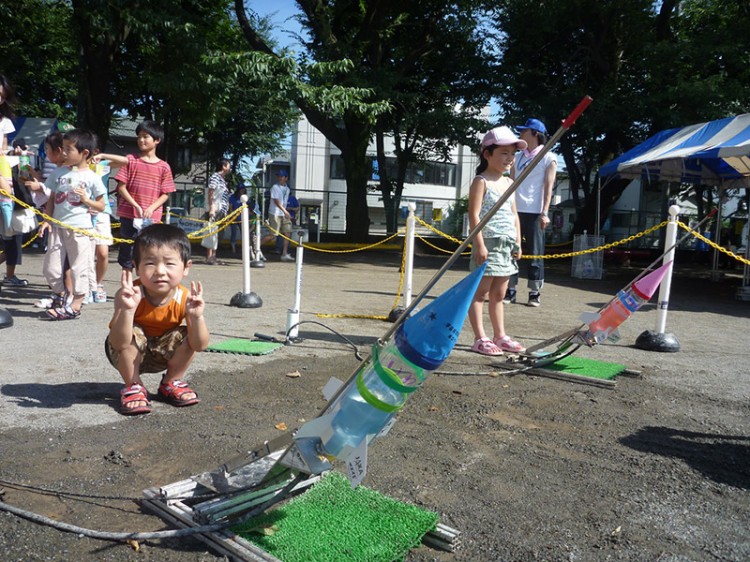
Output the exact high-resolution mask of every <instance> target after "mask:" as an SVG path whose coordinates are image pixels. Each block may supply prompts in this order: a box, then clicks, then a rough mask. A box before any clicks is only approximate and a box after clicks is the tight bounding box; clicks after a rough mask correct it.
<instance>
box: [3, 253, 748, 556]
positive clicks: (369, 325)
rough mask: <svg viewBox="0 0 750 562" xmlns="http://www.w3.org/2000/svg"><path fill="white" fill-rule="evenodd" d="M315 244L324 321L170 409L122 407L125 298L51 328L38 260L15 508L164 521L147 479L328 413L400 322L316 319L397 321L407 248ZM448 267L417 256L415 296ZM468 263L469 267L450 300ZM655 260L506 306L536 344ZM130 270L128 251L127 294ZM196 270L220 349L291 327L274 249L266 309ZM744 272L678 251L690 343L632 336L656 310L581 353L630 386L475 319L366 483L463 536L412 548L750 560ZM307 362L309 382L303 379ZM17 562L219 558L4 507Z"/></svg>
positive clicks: (220, 367)
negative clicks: (524, 355) (689, 260)
mask: <svg viewBox="0 0 750 562" xmlns="http://www.w3.org/2000/svg"><path fill="white" fill-rule="evenodd" d="M305 256H306V260H305V269H304V275H303V280H302V288H303V290H302V306H301V312H302V319H303V320H310V321H315V322H320V323H321V324H324V325H325V327H324V326H321V325H318V324H314V323H308V324H303V325H302V326H301V327H300V335H301V336H302V337H303V338H304V340H303V341H302V342H300V343H296V344H293V345H288V346H285V347H283V348H281V349H279V350H278V351H276V352H274V353H273V354H270V355H266V356H259V357H246V356H239V355H226V354H215V353H204V354H200V356H199V357H198V358H197V359H196V362H195V364H194V367H193V368H192V369H191V376H190V381H191V383H192V384H193V385H194V388H195V389H196V390H197V392H198V393H199V394H200V396H201V398H202V400H203V401H202V403H201V404H200V405H198V406H195V407H191V408H186V409H176V408H172V407H170V406H168V405H166V404H163V403H158V402H157V403H155V412H154V413H153V414H151V415H149V416H145V417H138V418H135V419H131V418H125V417H123V416H121V415H119V414H118V413H117V405H118V401H117V393H118V391H119V388H120V383H119V381H118V376H117V374H116V372H115V371H114V370H113V369H112V368H111V367H110V366H109V365H108V364H107V362H106V359H105V358H104V354H103V351H102V341H103V337H104V334H105V332H106V325H107V321H108V319H109V316H110V314H111V303H110V304H108V305H89V306H87V307H86V309H85V310H84V313H83V315H82V317H81V319H79V320H77V321H73V322H59V323H55V322H47V321H44V320H42V319H40V317H39V312H38V310H37V309H34V308H33V306H32V304H33V302H34V300H35V299H37V298H39V297H40V296H45V293H46V289H45V286H44V283H43V278H42V276H41V256H38V255H34V254H31V255H28V256H25V261H24V265H23V266H22V267H21V268H19V272H18V273H19V275H20V276H22V277H27V278H28V279H29V280H30V282H31V285H30V286H29V287H27V288H25V289H21V290H8V289H5V290H3V292H2V294H0V307H3V308H7V309H9V310H11V312H12V313H13V316H14V318H15V325H14V326H13V327H12V328H10V329H6V330H0V350H1V351H0V358H1V362H0V428H1V429H2V431H0V490H2V492H0V493H2V496H1V498H0V499H2V501H4V502H7V503H8V504H11V505H13V506H17V507H20V508H22V509H25V510H30V511H33V512H37V513H40V514H43V515H46V516H47V517H51V518H54V519H56V520H59V521H63V522H66V523H70V524H74V525H78V526H81V527H86V528H90V529H96V530H101V531H112V532H115V531H128V532H136V531H155V530H162V529H166V528H168V526H167V525H166V524H165V523H164V521H162V520H161V519H160V518H158V517H156V516H153V515H150V514H147V513H144V512H143V511H142V510H141V508H140V507H139V505H138V503H137V499H139V498H141V497H142V491H143V490H144V489H146V488H150V487H153V486H161V485H165V484H169V483H172V482H175V481H178V480H181V479H184V478H187V477H189V476H191V475H193V474H198V473H201V472H203V471H206V470H214V469H215V468H217V467H218V466H219V465H220V464H221V463H222V462H223V461H225V460H227V459H229V458H232V457H234V456H235V455H236V454H238V453H240V452H242V451H244V450H247V449H249V448H251V447H253V446H254V445H256V444H259V443H261V442H262V441H264V440H266V439H270V438H273V437H275V436H277V435H279V434H280V431H279V430H277V429H275V427H274V426H275V425H276V424H278V423H280V422H283V423H285V424H286V425H287V426H289V427H290V428H291V427H296V426H298V425H299V423H300V422H301V420H304V419H310V418H311V417H313V416H314V415H315V414H316V413H317V412H318V410H319V409H320V408H321V407H322V406H323V405H324V402H323V399H322V397H321V395H320V390H321V388H322V387H323V385H324V384H325V383H326V382H327V380H328V379H329V377H331V376H337V377H339V378H346V377H347V376H349V375H350V374H351V372H352V370H353V369H354V368H355V367H356V365H357V364H358V361H357V360H356V359H355V357H354V354H353V351H352V349H351V347H349V346H348V345H347V344H346V343H345V342H344V341H343V340H342V339H341V337H340V336H346V337H347V338H349V339H350V340H351V341H352V342H353V343H354V344H355V345H357V346H358V347H359V349H360V350H361V351H363V352H364V351H366V350H367V348H368V346H369V345H370V344H372V342H374V341H375V339H376V338H377V337H378V336H380V335H382V334H384V333H385V331H386V330H387V329H388V324H385V323H383V322H382V321H378V320H373V319H368V318H321V317H318V316H316V313H328V314H348V315H362V316H366V315H383V314H387V313H388V311H389V310H390V309H391V307H392V305H393V303H394V295H395V293H396V290H397V288H398V281H399V275H398V264H399V261H400V258H399V256H398V255H397V254H395V253H394V254H389V253H382V252H381V253H367V254H334V255H330V254H326V255H321V254H311V253H310V252H306V253H305ZM440 264H441V260H440V259H439V258H420V259H417V261H416V264H415V265H416V271H415V279H414V287H415V292H418V291H419V289H420V288H421V287H422V285H423V284H424V282H425V281H426V280H427V279H429V278H430V277H431V276H432V274H433V273H434V271H436V270H437V268H438V267H439V266H440ZM465 272H466V268H465V263H459V264H458V266H457V267H455V268H454V269H453V270H451V271H449V272H448V274H447V275H446V277H445V279H444V280H441V282H440V283H439V284H438V286H437V287H436V290H435V291H433V294H439V293H440V292H441V291H442V290H444V289H445V288H447V287H448V286H450V285H451V284H453V283H454V282H455V281H457V280H458V279H460V278H461V277H462V276H463V275H464V274H465ZM637 273H638V269H636V268H633V269H622V268H619V269H617V270H615V269H613V268H610V269H609V270H608V271H607V274H606V275H605V278H604V279H603V280H601V281H592V280H586V281H584V280H578V279H572V278H571V277H570V266H569V263H550V265H549V266H548V273H547V284H546V286H545V289H544V291H543V304H542V307H540V308H538V309H534V308H529V307H526V306H523V305H522V304H515V305H508V306H507V307H506V311H507V312H506V315H507V317H506V326H507V328H508V330H509V332H510V333H511V334H512V335H513V336H514V337H517V338H519V339H521V340H522V341H523V342H524V343H525V344H526V345H533V344H534V343H536V342H538V341H541V340H543V339H546V338H548V337H550V336H553V335H555V334H557V333H560V332H562V331H564V330H566V329H569V328H573V327H575V326H577V325H578V323H579V322H578V320H577V317H578V315H579V314H580V313H581V312H583V311H592V310H595V309H596V308H598V307H599V306H601V305H602V304H604V303H605V302H606V301H607V300H609V298H610V297H611V296H612V295H614V293H615V292H616V291H617V289H619V288H620V287H622V286H623V285H625V284H626V283H627V282H628V281H630V280H631V279H632V278H633V277H634V276H635V275H636V274H637ZM117 275H118V268H117V265H116V263H114V262H112V266H111V268H110V272H109V274H108V279H109V281H108V284H107V289H108V291H109V292H110V294H113V293H114V291H115V289H116V286H117V285H116V279H117ZM191 278H193V279H200V280H202V281H203V282H204V284H205V285H206V287H207V300H208V311H207V316H208V318H209V327H210V329H211V332H212V337H213V338H214V340H215V341H219V340H221V339H224V338H227V337H252V336H253V334H254V333H255V332H263V333H268V334H273V335H276V336H280V335H281V334H283V332H284V329H285V326H286V314H287V309H288V308H289V307H290V306H291V305H292V303H293V300H292V294H293V293H292V290H293V287H294V266H293V264H285V263H279V262H278V261H274V260H272V261H270V262H269V263H268V265H267V267H266V268H265V269H257V270H252V290H253V291H254V292H256V293H257V294H258V295H259V296H260V297H261V298H262V300H263V306H262V307H260V308H257V309H239V308H235V307H230V306H228V303H229V301H230V299H231V297H232V295H233V294H235V293H236V292H238V291H239V290H240V289H241V288H242V277H241V267H240V265H239V262H238V261H236V260H233V259H229V260H228V264H227V265H224V266H214V267H209V266H206V265H202V264H200V263H199V264H197V265H196V266H195V267H194V268H193V270H192V271H191ZM737 283H738V279H737V277H736V276H731V277H726V278H724V279H723V280H721V281H718V282H712V281H709V280H708V279H706V276H705V274H703V273H700V272H696V271H694V270H691V269H689V268H681V266H680V264H678V265H677V272H676V276H675V278H674V280H673V284H672V295H671V299H670V310H669V316H668V321H667V331H668V332H672V333H674V335H675V336H676V337H677V338H678V339H679V341H680V345H681V350H680V351H679V352H678V353H656V352H649V351H643V350H640V349H637V348H636V347H634V345H633V344H634V342H635V339H636V337H637V335H638V334H640V333H641V332H642V331H644V330H647V329H653V328H654V326H655V322H656V310H655V305H653V304H650V305H648V306H647V307H646V308H645V309H644V310H642V311H639V312H638V313H637V314H636V315H634V316H633V317H632V318H631V319H630V320H629V321H628V322H627V323H626V324H624V325H623V326H622V330H621V331H622V333H623V339H622V340H621V341H620V342H618V343H617V344H606V345H601V346H597V347H595V348H591V349H587V348H586V349H581V350H579V352H578V355H580V356H582V357H588V358H591V359H599V360H603V361H615V362H619V363H623V364H625V365H626V366H628V367H629V368H630V369H634V370H637V371H640V372H641V377H640V378H637V377H625V376H620V377H618V378H617V385H616V387H615V388H614V389H603V388H597V387H593V386H586V385H580V384H575V383H571V382H565V381H560V380H553V379H549V378H544V377H539V376H529V375H526V374H523V375H516V376H509V375H505V374H501V373H500V374H498V372H497V371H496V369H493V368H492V365H491V361H489V360H488V359H487V358H484V357H481V356H478V355H476V354H472V353H470V352H469V351H468V349H469V346H470V343H471V333H470V330H469V329H468V326H466V327H465V329H464V331H463V332H462V334H461V337H460V340H459V345H458V346H457V348H456V350H455V351H454V353H453V354H452V355H451V357H450V358H449V360H448V362H447V363H446V364H445V365H444V366H443V367H442V369H441V370H442V371H449V372H461V373H465V374H460V375H459V374H441V373H440V372H438V373H435V374H433V375H432V376H431V378H429V379H428V381H427V382H426V384H425V386H424V388H422V389H420V390H419V391H418V392H416V393H415V394H414V395H413V397H412V398H410V400H409V402H408V403H407V405H406V407H405V408H404V410H403V412H402V413H401V415H400V416H399V421H398V423H396V425H395V426H394V427H393V429H392V430H391V432H390V433H389V434H388V435H387V436H386V437H385V438H383V439H380V440H377V441H375V442H373V444H372V446H371V448H370V464H369V472H368V475H367V478H366V480H365V483H364V484H365V485H366V486H368V487H371V488H374V489H376V490H378V491H380V492H383V493H385V494H388V495H391V496H393V497H395V498H397V499H401V500H405V501H408V502H413V503H415V504H418V505H420V506H423V507H425V508H427V509H430V510H434V511H436V512H437V513H439V515H440V519H441V522H442V523H444V524H446V525H449V526H451V527H454V528H456V529H458V530H460V531H461V532H462V535H461V538H462V545H461V547H460V548H459V549H458V550H457V551H455V552H453V553H445V552H439V551H436V550H433V549H430V548H427V547H420V548H419V549H416V550H414V551H412V552H411V553H410V554H409V555H408V557H407V560H408V561H410V562H427V561H439V562H469V561H471V562H476V561H496V560H502V561H506V560H554V561H557V560H571V561H588V560H596V561H598V560H632V561H642V560H659V561H688V560H736V561H743V560H748V559H750V533H749V532H748V521H750V433H749V432H748V428H749V427H750V373H748V370H749V369H748V363H749V360H750V349H749V347H750V337H749V336H748V332H750V321H749V320H748V319H749V317H750V303H747V302H740V301H737V300H735V299H734V294H735V289H736V286H737ZM521 300H524V299H521ZM326 327H327V328H330V330H329V329H327V328H326ZM331 330H335V332H336V333H334V332H333V331H331ZM294 371H298V372H299V373H300V375H301V376H299V377H296V378H291V377H288V376H286V375H287V374H288V373H291V372H294ZM157 382H158V376H157V375H151V376H150V377H149V376H147V378H146V380H145V383H146V385H147V386H148V387H149V388H150V389H151V390H152V391H155V389H156V388H155V387H156V384H157ZM339 468H341V467H339ZM21 484H23V485H27V486H31V487H34V488H37V489H42V488H43V489H47V490H51V492H48V493H46V494H42V493H39V491H38V490H37V491H32V490H29V489H23V488H21V487H20V486H19V485H21ZM59 492H65V494H62V493H59ZM71 493H74V494H79V495H80V496H79V497H71V496H70V494H71ZM112 497H121V498H124V499H112ZM0 558H1V559H2V560H7V561H12V562H14V561H37V560H44V561H60V562H68V561H71V560H97V561H133V560H142V561H147V560H153V561H178V560H179V561H181V562H182V561H188V562H189V561H196V562H197V561H201V562H207V561H212V560H220V559H221V558H222V557H221V556H219V555H217V554H216V553H215V552H213V551H210V550H209V549H208V547H207V546H206V545H205V544H204V543H202V542H200V541H198V540H197V539H195V538H183V539H170V540H158V541H157V540H154V541H146V543H145V544H142V545H141V548H140V550H139V551H138V552H136V551H135V550H133V549H132V548H131V547H129V546H127V545H125V544H122V543H114V542H108V541H104V540H97V539H92V538H87V537H80V536H77V535H75V534H71V533H64V532H61V531H58V530H55V529H52V528H50V527H47V526H44V525H41V524H38V523H34V522H30V521H27V520H25V519H21V518H18V517H16V516H15V515H11V514H9V513H6V512H0Z"/></svg>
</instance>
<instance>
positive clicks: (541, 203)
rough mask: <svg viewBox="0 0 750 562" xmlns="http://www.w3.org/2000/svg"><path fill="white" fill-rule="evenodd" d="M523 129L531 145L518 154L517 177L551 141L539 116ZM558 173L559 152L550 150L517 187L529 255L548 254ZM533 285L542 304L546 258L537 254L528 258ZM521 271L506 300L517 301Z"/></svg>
mask: <svg viewBox="0 0 750 562" xmlns="http://www.w3.org/2000/svg"><path fill="white" fill-rule="evenodd" d="M517 129H518V130H519V131H520V134H519V138H521V140H523V141H524V142H526V143H527V145H528V147H527V148H526V149H525V150H522V151H520V152H519V153H518V154H517V155H516V159H515V162H514V164H513V170H512V171H511V177H512V178H514V179H515V178H517V177H518V176H519V175H520V174H521V172H522V171H523V170H524V168H526V166H528V165H529V163H530V162H531V161H532V160H533V159H534V157H535V156H536V155H537V154H538V153H539V152H540V151H541V150H542V148H544V145H545V144H546V143H547V127H545V126H544V123H542V122H541V121H540V120H539V119H529V120H528V121H526V124H525V125H524V126H523V127H517ZM556 176H557V155H555V154H553V153H552V152H548V153H547V154H545V155H544V157H543V158H542V161H541V162H540V163H539V164H538V165H537V166H536V167H535V168H534V169H533V170H532V171H531V173H530V174H529V176H528V177H527V178H526V179H525V180H524V181H523V182H522V183H521V185H519V186H518V188H517V189H516V193H515V195H516V206H517V209H518V219H519V221H520V223H521V239H522V241H523V248H522V249H523V253H524V255H527V256H542V255H544V245H545V240H544V229H546V228H547V226H549V223H550V219H549V205H550V202H551V200H552V189H553V188H554V187H555V177H556ZM526 262H527V265H526V269H527V277H528V287H529V300H528V305H529V306H539V305H541V304H542V300H541V291H542V286H543V285H544V260H542V259H537V258H533V259H530V260H526ZM517 284H518V275H514V276H513V277H512V278H511V280H510V285H509V287H508V291H507V293H506V294H505V297H504V298H503V302H505V303H511V302H516V285H517Z"/></svg>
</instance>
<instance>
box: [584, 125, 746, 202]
mask: <svg viewBox="0 0 750 562" xmlns="http://www.w3.org/2000/svg"><path fill="white" fill-rule="evenodd" d="M615 175H618V176H620V177H623V178H632V179H648V180H652V181H653V180H662V181H667V182H680V183H694V184H699V185H718V186H720V187H721V188H732V187H744V188H747V187H750V113H745V114H742V115H737V116H735V117H726V118H724V119H718V120H716V121H709V122H708V123H698V124H697V125H689V126H687V127H681V128H678V129H669V130H667V131H662V132H660V133H657V134H655V135H654V136H653V137H651V138H650V139H648V140H646V141H644V142H642V143H641V144H639V145H638V146H636V147H635V148H632V149H630V150H628V151H627V152H626V153H625V154H623V155H621V156H619V157H618V158H615V159H614V160H612V161H611V162H609V163H608V164H605V165H604V166H602V167H601V168H600V169H599V176H600V177H602V178H605V177H609V176H615Z"/></svg>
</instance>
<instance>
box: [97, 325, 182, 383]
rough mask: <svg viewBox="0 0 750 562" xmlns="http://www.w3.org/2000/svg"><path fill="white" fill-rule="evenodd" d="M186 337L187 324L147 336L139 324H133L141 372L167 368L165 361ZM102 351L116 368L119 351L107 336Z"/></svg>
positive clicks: (158, 370) (170, 357) (157, 371)
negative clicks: (159, 334)
mask: <svg viewBox="0 0 750 562" xmlns="http://www.w3.org/2000/svg"><path fill="white" fill-rule="evenodd" d="M185 338H187V326H177V327H176V328H173V329H172V330H169V331H167V332H164V334H162V335H161V336H154V337H148V336H147V335H146V334H144V333H143V329H142V328H141V327H140V326H133V339H134V340H135V347H136V348H137V349H138V352H139V353H140V354H141V364H140V365H139V366H138V370H139V372H141V373H159V372H161V371H165V370H166V369H167V361H169V360H170V359H172V356H173V355H174V352H175V351H177V348H178V347H180V345H181V344H182V342H183V341H185ZM104 351H105V352H106V354H107V359H109V362H110V363H111V364H112V366H113V367H115V368H117V361H118V360H119V359H120V353H119V352H117V351H115V350H114V348H113V347H112V344H111V343H109V336H107V339H106V340H105V342H104Z"/></svg>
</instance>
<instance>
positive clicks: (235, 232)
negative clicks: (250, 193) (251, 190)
mask: <svg viewBox="0 0 750 562" xmlns="http://www.w3.org/2000/svg"><path fill="white" fill-rule="evenodd" d="M243 195H247V187H245V184H242V183H241V184H239V185H238V186H237V187H236V188H235V190H234V193H232V195H230V196H229V210H230V212H234V211H236V210H237V209H239V208H240V207H241V206H242V199H241V197H242V196H243ZM241 223H242V219H241V218H240V215H237V218H235V219H234V220H233V221H232V224H231V225H230V227H229V244H230V246H231V247H232V253H233V254H236V253H237V238H238V237H239V236H240V234H241V231H242V229H241V226H242V224H241Z"/></svg>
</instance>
